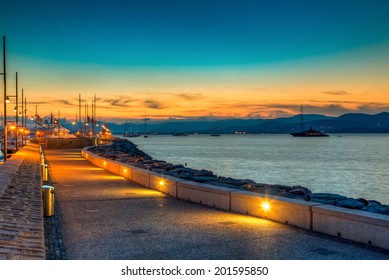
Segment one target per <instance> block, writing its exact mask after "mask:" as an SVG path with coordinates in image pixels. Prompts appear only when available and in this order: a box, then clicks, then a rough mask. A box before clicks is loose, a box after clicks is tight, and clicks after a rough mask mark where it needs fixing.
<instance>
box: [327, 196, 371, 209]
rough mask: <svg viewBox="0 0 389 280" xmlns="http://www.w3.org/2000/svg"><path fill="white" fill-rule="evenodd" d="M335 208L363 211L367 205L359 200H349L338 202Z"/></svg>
mask: <svg viewBox="0 0 389 280" xmlns="http://www.w3.org/2000/svg"><path fill="white" fill-rule="evenodd" d="M335 206H339V207H344V208H349V209H362V208H363V207H365V206H366V205H365V204H364V203H363V202H361V201H359V200H357V199H354V198H347V199H344V200H339V201H336V202H335Z"/></svg>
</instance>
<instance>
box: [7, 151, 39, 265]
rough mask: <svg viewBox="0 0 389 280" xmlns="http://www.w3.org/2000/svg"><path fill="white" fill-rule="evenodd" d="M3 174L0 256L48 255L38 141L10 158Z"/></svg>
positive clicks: (37, 257) (8, 258)
mask: <svg viewBox="0 0 389 280" xmlns="http://www.w3.org/2000/svg"><path fill="white" fill-rule="evenodd" d="M0 178H1V179H0V260H1V259H3V260H4V259H5V260H17V259H23V260H26V259H39V260H43V259H46V254H45V239H44V226H43V225H44V222H43V215H42V193H41V186H42V179H41V174H40V162H39V147H38V145H36V144H29V145H28V146H25V147H23V148H22V149H20V150H19V151H18V152H17V153H15V154H13V155H12V157H11V158H9V159H7V161H6V162H5V163H4V164H3V165H2V166H0Z"/></svg>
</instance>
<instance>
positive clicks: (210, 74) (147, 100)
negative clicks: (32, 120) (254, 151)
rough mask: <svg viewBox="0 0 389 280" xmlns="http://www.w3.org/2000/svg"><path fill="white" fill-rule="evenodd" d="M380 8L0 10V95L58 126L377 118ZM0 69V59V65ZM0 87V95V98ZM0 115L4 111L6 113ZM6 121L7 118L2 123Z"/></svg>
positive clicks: (175, 0) (388, 7) (202, 0)
mask: <svg viewBox="0 0 389 280" xmlns="http://www.w3.org/2000/svg"><path fill="white" fill-rule="evenodd" d="M388 14H389V1H386V0H381V1H378V0H367V1H365V0H336V1H332V0H317V1H311V0H301V1H299V0H295V1H286V0H274V1H268V0H266V1H262V0H236V1H231V0H222V1H221V0H185V1H182V0H159V1H158V0H109V1H108V0H107V1H101V0H94V1H80V0H56V1H40V0H36V1H27V0H15V1H6V0H0V35H5V36H6V50H7V69H6V70H7V92H8V95H14V94H15V91H16V86H15V83H16V82H15V76H16V74H15V73H16V72H18V78H19V79H18V80H19V84H18V85H19V95H20V92H21V89H22V88H23V91H24V95H25V97H26V98H27V103H28V106H27V109H28V113H27V114H31V115H33V114H35V107H36V106H37V108H38V113H39V115H47V114H50V112H53V114H59V112H60V114H61V117H62V118H63V117H66V118H67V119H69V120H72V119H75V118H76V114H77V113H78V97H79V94H81V97H82V106H83V110H82V111H83V114H84V111H85V110H84V108H85V104H87V106H88V108H89V109H88V112H90V111H91V110H90V106H91V104H92V99H93V96H94V95H96V97H97V103H96V105H97V112H96V113H97V115H98V117H99V118H101V119H102V120H110V121H117V122H124V121H125V120H130V119H140V118H144V116H145V115H146V116H147V117H148V118H155V119H164V118H197V117H217V118H276V117H285V116H291V115H294V114H298V113H299V110H300V105H301V104H304V108H305V109H304V112H305V113H310V114H325V115H330V116H339V115H341V114H344V113H350V112H361V113H368V114H375V113H379V112H383V111H389V17H388ZM0 60H1V63H2V58H1V59H0ZM2 84H3V83H2V82H1V86H2ZM7 111H8V110H7ZM8 114H10V112H8Z"/></svg>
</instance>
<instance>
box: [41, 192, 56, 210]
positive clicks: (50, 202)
mask: <svg viewBox="0 0 389 280" xmlns="http://www.w3.org/2000/svg"><path fill="white" fill-rule="evenodd" d="M42 200H43V216H45V217H51V216H53V215H54V187H52V186H42Z"/></svg>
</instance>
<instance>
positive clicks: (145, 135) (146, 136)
mask: <svg viewBox="0 0 389 280" xmlns="http://www.w3.org/2000/svg"><path fill="white" fill-rule="evenodd" d="M146 120H147V118H146V113H145V132H144V134H143V138H149V135H148V134H147V125H146Z"/></svg>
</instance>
